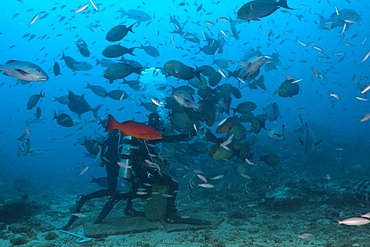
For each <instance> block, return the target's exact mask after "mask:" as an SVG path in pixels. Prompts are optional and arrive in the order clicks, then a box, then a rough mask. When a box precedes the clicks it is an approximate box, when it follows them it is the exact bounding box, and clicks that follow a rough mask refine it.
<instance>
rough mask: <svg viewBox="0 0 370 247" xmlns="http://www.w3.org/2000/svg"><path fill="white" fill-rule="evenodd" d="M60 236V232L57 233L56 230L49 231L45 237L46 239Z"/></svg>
mask: <svg viewBox="0 0 370 247" xmlns="http://www.w3.org/2000/svg"><path fill="white" fill-rule="evenodd" d="M58 237H59V236H58V234H56V233H55V232H48V233H47V234H45V236H44V239H45V240H55V239H56V238H58Z"/></svg>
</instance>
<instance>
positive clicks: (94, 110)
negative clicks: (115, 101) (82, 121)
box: [92, 104, 103, 119]
mask: <svg viewBox="0 0 370 247" xmlns="http://www.w3.org/2000/svg"><path fill="white" fill-rule="evenodd" d="M102 106H103V105H102V104H101V105H98V106H97V107H95V108H94V109H92V112H93V114H94V117H95V118H96V119H97V118H98V110H99V109H100V107H102Z"/></svg>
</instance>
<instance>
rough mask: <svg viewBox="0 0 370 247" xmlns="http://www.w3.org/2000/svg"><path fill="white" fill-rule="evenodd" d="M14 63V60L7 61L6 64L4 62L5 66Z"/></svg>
mask: <svg viewBox="0 0 370 247" xmlns="http://www.w3.org/2000/svg"><path fill="white" fill-rule="evenodd" d="M14 62H17V61H16V60H9V61H8V62H6V63H5V64H11V63H14Z"/></svg>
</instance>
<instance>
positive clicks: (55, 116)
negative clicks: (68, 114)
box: [51, 110, 58, 121]
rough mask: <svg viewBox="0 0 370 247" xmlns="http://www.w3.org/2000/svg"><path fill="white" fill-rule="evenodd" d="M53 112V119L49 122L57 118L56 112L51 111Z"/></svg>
mask: <svg viewBox="0 0 370 247" xmlns="http://www.w3.org/2000/svg"><path fill="white" fill-rule="evenodd" d="M53 111H54V118H53V119H52V120H51V121H53V120H54V119H57V118H58V114H57V113H56V111H55V110H53Z"/></svg>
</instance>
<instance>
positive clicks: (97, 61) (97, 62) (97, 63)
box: [95, 58, 100, 66]
mask: <svg viewBox="0 0 370 247" xmlns="http://www.w3.org/2000/svg"><path fill="white" fill-rule="evenodd" d="M95 59H96V65H95V66H98V65H99V64H100V61H99V59H97V58H95Z"/></svg>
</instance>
